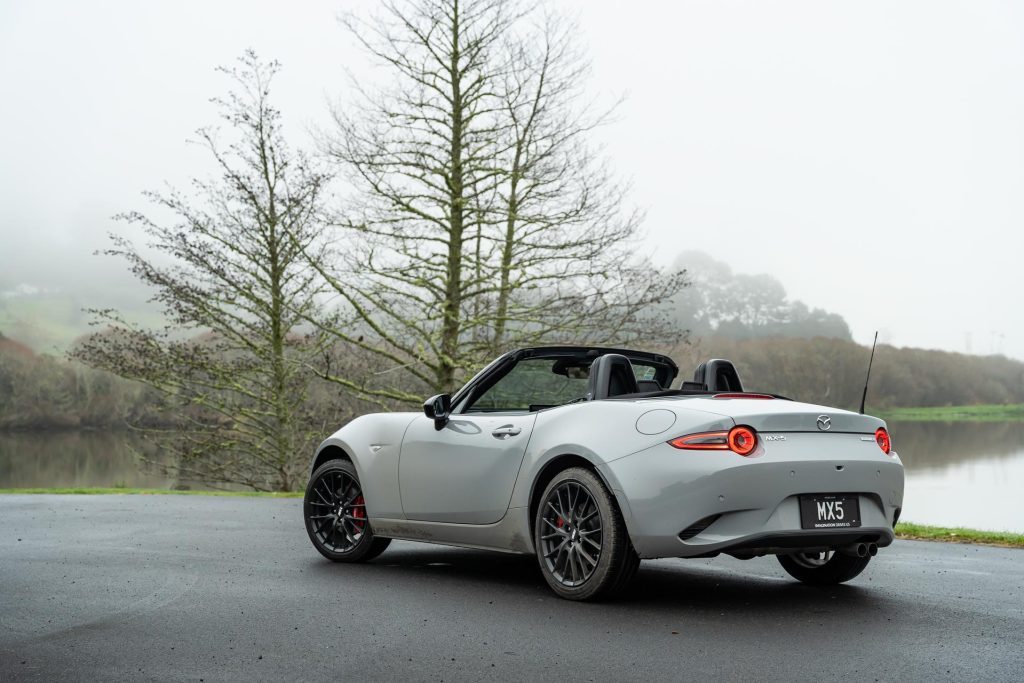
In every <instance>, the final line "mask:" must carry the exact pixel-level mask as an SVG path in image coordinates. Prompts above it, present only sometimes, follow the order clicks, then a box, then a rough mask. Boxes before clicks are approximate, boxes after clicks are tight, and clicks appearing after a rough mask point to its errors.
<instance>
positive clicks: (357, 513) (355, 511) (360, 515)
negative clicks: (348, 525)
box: [352, 495, 366, 531]
mask: <svg viewBox="0 0 1024 683" xmlns="http://www.w3.org/2000/svg"><path fill="white" fill-rule="evenodd" d="M365 504H366V501H364V500H363V496H362V495H359V496H357V497H356V499H355V500H354V501H352V505H353V508H352V517H353V518H354V519H356V520H363V519H366V508H365V507H363V506H364V505H365ZM357 505H358V506H359V507H355V506H357ZM353 524H355V525H356V528H357V529H359V530H360V531H362V530H363V524H365V522H361V521H355V522H353Z"/></svg>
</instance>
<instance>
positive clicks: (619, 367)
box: [587, 353, 637, 401]
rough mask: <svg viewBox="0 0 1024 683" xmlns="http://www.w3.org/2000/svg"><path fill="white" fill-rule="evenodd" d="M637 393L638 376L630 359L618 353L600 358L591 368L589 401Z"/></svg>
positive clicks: (588, 383) (588, 388) (588, 390)
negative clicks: (634, 372)
mask: <svg viewBox="0 0 1024 683" xmlns="http://www.w3.org/2000/svg"><path fill="white" fill-rule="evenodd" d="M635 393H637V385H636V375H634V374H633V364H632V363H630V362H629V359H628V358H626V357H625V356H623V355H620V354H618V353H606V354H605V355H603V356H598V357H597V359H596V360H594V362H593V364H591V366H590V377H589V381H588V382H587V399H588V400H590V401H600V400H601V399H605V398H610V397H612V396H621V395H623V394H635Z"/></svg>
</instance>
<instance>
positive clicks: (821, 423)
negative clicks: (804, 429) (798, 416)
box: [818, 415, 832, 432]
mask: <svg viewBox="0 0 1024 683" xmlns="http://www.w3.org/2000/svg"><path fill="white" fill-rule="evenodd" d="M818 429H820V430H821V431H823V432H827V431H828V430H830V429H832V418H831V417H829V416H828V415H819V416H818Z"/></svg>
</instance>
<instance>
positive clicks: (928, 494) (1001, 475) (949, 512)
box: [0, 422, 1024, 533]
mask: <svg viewBox="0 0 1024 683" xmlns="http://www.w3.org/2000/svg"><path fill="white" fill-rule="evenodd" d="M889 429H890V432H891V433H892V436H893V443H894V445H895V447H896V450H897V451H898V452H899V454H900V457H901V458H902V459H903V463H904V464H905V465H906V467H907V488H906V497H905V501H904V512H903V519H905V520H907V521H912V522H918V523H921V524H935V525H941V526H968V527H974V528H978V529H991V530H1002V531H1016V532H1019V533H1024V508H1021V507H1019V503H1018V500H1019V498H1020V497H1021V494H1022V493H1024V422H960V423H942V422H891V423H889ZM145 448H146V443H145V441H144V440H143V439H142V438H141V437H139V436H138V435H136V434H132V433H110V432H56V433H39V432H25V433H6V434H3V433H0V488H31V487H86V486H97V487H111V486H128V487H147V488H149V487H151V488H173V487H175V486H180V485H185V486H189V487H191V488H202V487H201V486H200V485H197V484H195V483H194V482H180V483H179V482H176V481H174V480H171V479H168V478H167V477H165V476H163V475H162V474H160V473H159V472H155V471H153V470H152V469H147V468H143V467H140V465H139V462H138V460H137V459H136V457H135V455H134V451H136V450H138V449H145Z"/></svg>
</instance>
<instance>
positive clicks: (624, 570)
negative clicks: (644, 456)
mask: <svg viewBox="0 0 1024 683" xmlns="http://www.w3.org/2000/svg"><path fill="white" fill-rule="evenodd" d="M534 542H535V546H536V551H537V560H538V563H539V564H540V569H541V573H542V574H543V575H544V579H545V580H546V581H547V582H548V585H549V586H551V588H552V590H554V591H555V593H557V594H558V595H559V596H561V597H563V598H568V599H570V600H589V599H592V598H597V597H607V596H610V595H612V594H614V593H616V592H618V591H619V590H621V589H622V588H623V587H625V586H626V584H627V583H628V582H629V581H630V579H632V578H633V576H634V575H635V574H636V571H637V568H638V567H639V566H640V558H639V556H638V555H637V554H636V551H635V550H634V549H633V545H632V544H631V543H630V540H629V535H628V533H627V531H626V525H625V523H624V522H623V520H622V514H621V513H620V512H619V508H618V505H617V504H616V503H615V499H614V498H613V497H612V496H611V494H610V493H609V492H608V490H607V489H606V488H605V486H604V484H603V483H602V482H601V480H600V479H599V478H598V477H597V475H595V474H594V473H593V472H592V471H590V470H588V469H584V468H581V467H572V468H569V469H567V470H564V471H562V472H560V473H558V474H557V475H555V477H554V479H552V480H551V482H549V483H548V485H547V487H546V488H545V489H544V492H543V494H542V495H541V498H540V505H539V507H538V509H537V513H536V516H535V521H534Z"/></svg>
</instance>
